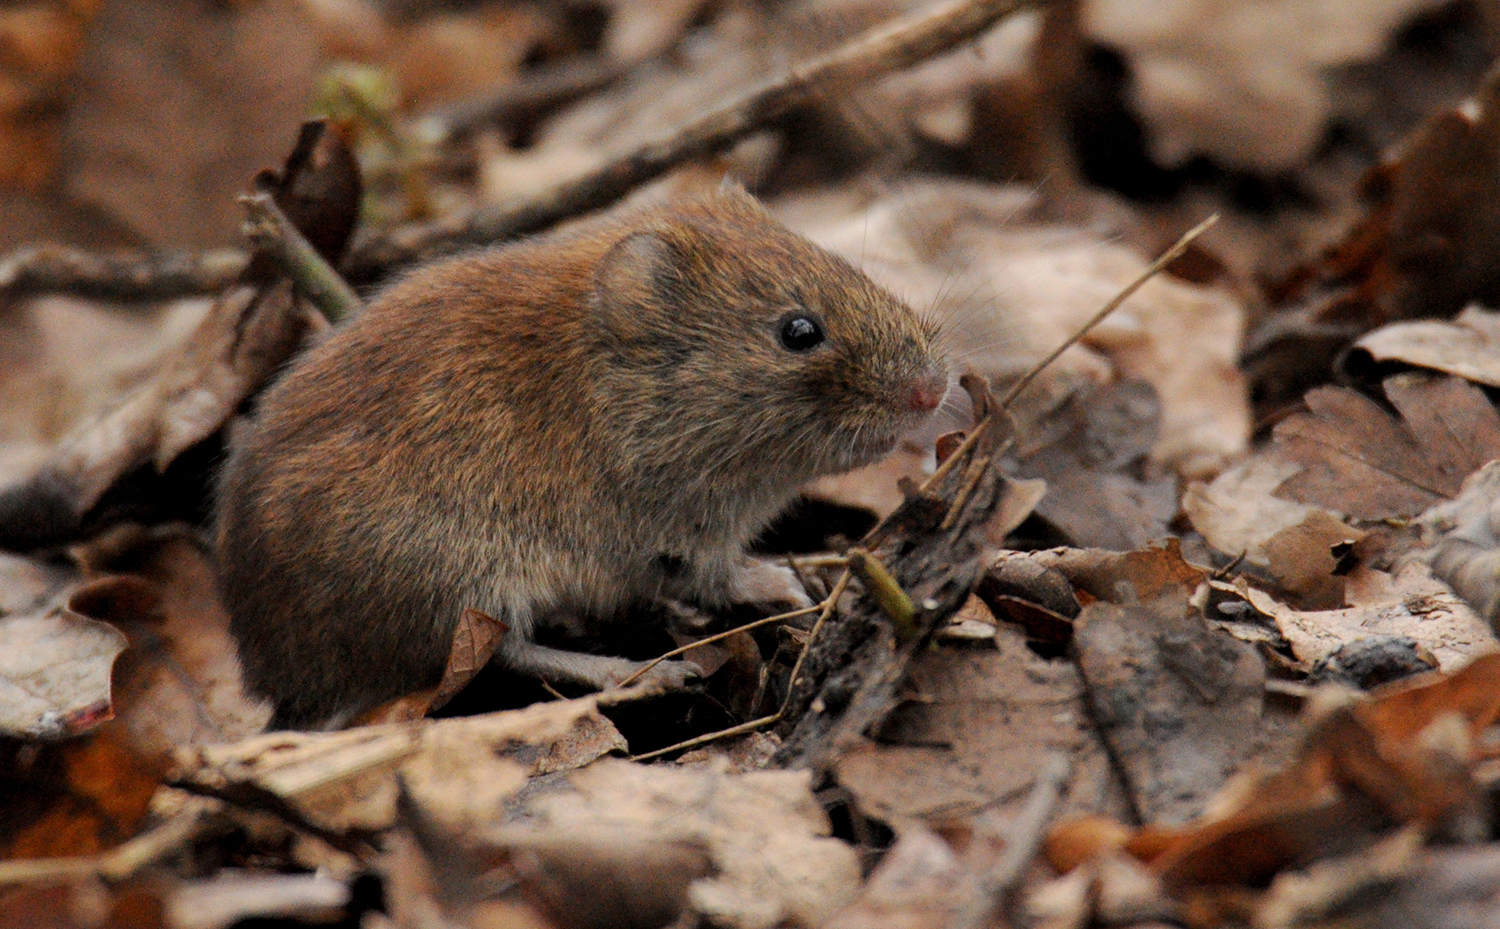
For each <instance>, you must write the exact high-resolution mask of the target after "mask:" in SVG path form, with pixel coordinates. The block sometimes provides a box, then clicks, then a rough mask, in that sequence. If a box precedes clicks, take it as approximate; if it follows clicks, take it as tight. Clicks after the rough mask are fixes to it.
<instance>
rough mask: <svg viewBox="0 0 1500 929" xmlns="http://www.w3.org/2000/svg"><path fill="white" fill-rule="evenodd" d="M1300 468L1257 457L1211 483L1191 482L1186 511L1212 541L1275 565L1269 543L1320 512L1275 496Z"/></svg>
mask: <svg viewBox="0 0 1500 929" xmlns="http://www.w3.org/2000/svg"><path fill="white" fill-rule="evenodd" d="M1300 468H1301V466H1300V465H1298V464H1297V463H1296V462H1292V461H1287V460H1286V459H1284V458H1281V457H1279V456H1276V455H1267V454H1264V453H1261V454H1255V455H1251V456H1250V457H1249V458H1247V459H1245V460H1244V461H1242V462H1240V463H1239V464H1236V465H1235V466H1234V467H1232V468H1230V469H1228V470H1227V471H1225V472H1224V473H1222V474H1220V475H1219V476H1218V477H1216V478H1214V479H1213V481H1211V482H1209V483H1207V484H1204V483H1202V482H1195V483H1193V484H1190V485H1188V488H1187V491H1186V492H1185V493H1184V494H1183V495H1182V510H1183V512H1184V513H1186V514H1187V515H1188V518H1189V519H1190V520H1192V523H1193V528H1194V529H1196V530H1198V532H1200V533H1201V534H1202V535H1203V538H1204V539H1205V540H1206V541H1207V542H1208V544H1209V545H1212V546H1213V547H1214V548H1216V549H1218V550H1219V551H1221V552H1225V553H1227V554H1229V555H1231V556H1236V557H1237V556H1240V555H1243V556H1244V558H1245V560H1246V561H1247V562H1249V563H1250V564H1252V565H1255V566H1256V567H1261V568H1266V567H1269V566H1270V557H1269V556H1268V555H1267V554H1266V543H1267V542H1269V541H1270V540H1271V538H1272V537H1274V536H1275V535H1276V534H1277V533H1278V532H1281V531H1283V530H1285V529H1289V528H1291V527H1292V526H1295V525H1297V524H1298V523H1300V522H1302V521H1303V520H1305V519H1307V518H1308V516H1309V515H1310V514H1311V513H1313V512H1314V510H1315V508H1314V507H1310V506H1308V505H1306V504H1303V503H1297V502H1294V501H1292V500H1284V499H1282V498H1280V497H1277V496H1275V495H1274V492H1275V490H1276V488H1277V487H1279V486H1281V484H1282V483H1283V482H1284V481H1285V480H1286V479H1287V478H1289V477H1291V476H1292V475H1294V474H1296V473H1297V471H1298V470H1300Z"/></svg>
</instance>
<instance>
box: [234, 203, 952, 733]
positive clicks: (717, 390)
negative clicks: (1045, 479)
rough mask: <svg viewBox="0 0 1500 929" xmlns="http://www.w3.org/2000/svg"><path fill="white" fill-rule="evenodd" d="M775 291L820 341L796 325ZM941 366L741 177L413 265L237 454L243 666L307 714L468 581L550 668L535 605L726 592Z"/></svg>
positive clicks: (390, 665)
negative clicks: (798, 332)
mask: <svg viewBox="0 0 1500 929" xmlns="http://www.w3.org/2000/svg"><path fill="white" fill-rule="evenodd" d="M788 314H802V315H808V314H811V315H812V316H814V317H815V318H816V319H817V320H819V321H820V323H821V325H822V328H823V330H824V331H825V332H826V342H825V343H824V344H820V345H818V346H817V347H816V348H815V349H813V350H810V351H805V352H796V351H790V350H788V349H787V347H786V346H785V345H784V344H782V343H781V342H779V341H778V332H779V327H780V326H781V325H782V321H783V320H784V319H785V318H786V317H787V316H788ZM944 376H945V373H944V369H943V367H942V363H941V361H940V359H939V358H938V356H937V354H936V351H935V349H934V348H933V345H932V333H930V332H927V331H926V330H925V329H924V327H923V325H922V323H921V322H920V321H919V320H918V319H917V318H916V317H915V315H914V314H913V313H912V312H911V311H910V310H909V309H908V308H906V307H905V306H903V305H902V304H900V303H899V302H898V301H896V300H895V299H894V298H892V297H891V296H890V295H888V294H887V293H885V292H884V291H882V290H880V289H879V288H877V287H876V286H875V285H874V284H872V283H871V282H870V281H869V280H868V279H867V278H865V277H864V275H862V274H860V273H859V272H858V271H856V270H855V269H854V268H852V267H850V266H849V265H848V264H846V263H845V262H843V261H842V260H841V259H838V258H836V257H834V256H832V255H830V254H828V253H826V252H823V251H822V250H820V249H818V248H816V247H815V246H813V245H812V244H811V243H809V242H807V241H806V240H804V239H802V238H800V237H798V236H796V235H794V234H793V233H791V232H789V231H787V230H785V229H783V228H782V227H780V226H778V225H777V224H775V223H774V222H773V221H772V220H771V219H770V218H769V217H768V216H767V215H766V214H765V213H764V212H763V210H762V209H761V208H760V206H759V205H758V204H756V203H755V202H754V201H753V200H752V199H751V198H750V197H749V196H748V195H747V194H744V193H743V192H740V191H733V190H731V191H726V192H723V193H720V194H717V195H714V196H711V197H706V198H703V199H700V200H694V201H689V202H686V203H681V202H680V203H675V204H670V205H667V206H662V207H656V208H652V209H647V210H643V211H635V212H632V213H628V214H624V215H619V216H611V217H606V218H602V219H599V220H593V221H590V222H586V223H581V224H578V225H577V226H575V227H574V228H572V229H571V230H568V231H564V232H560V233H557V234H554V235H551V236H547V237H542V238H538V239H535V240H531V241H527V242H524V243H520V244H516V245H512V246H507V247H504V248H499V249H494V250H490V251H484V252H478V253H474V254H470V255H466V256H463V257H459V258H456V259H453V260H450V261H446V262H443V263H440V264H436V265H432V266H429V267H426V268H423V269H421V270H418V271H416V272H414V273H413V274H411V275H410V276H408V277H407V278H406V279H404V280H403V281H401V282H400V283H398V284H396V285H395V286H393V287H392V288H390V289H389V290H388V291H386V292H385V293H384V294H382V295H381V297H380V298H379V299H378V300H377V301H375V302H374V303H373V304H372V305H371V306H370V307H369V309H368V310H367V311H366V312H365V313H364V314H363V315H362V316H360V317H359V318H358V319H356V320H354V321H353V322H351V323H350V324H348V325H346V326H345V327H344V328H342V329H340V330H339V331H338V332H336V333H335V334H334V335H333V336H332V337H330V338H329V339H328V340H327V341H326V342H325V343H323V344H322V345H320V346H318V347H317V348H316V349H313V350H312V351H310V352H309V353H308V355H307V356H306V357H305V358H304V359H303V360H302V361H301V362H300V363H298V364H297V365H296V366H295V367H294V369H293V370H292V371H290V372H289V373H288V374H287V375H286V376H285V377H284V378H283V379H282V380H281V381H280V382H279V383H277V384H276V385H275V386H274V387H272V388H271V389H270V390H269V391H267V393H266V394H265V396H264V398H263V400H262V401H261V404H260V408H259V410H258V415H257V423H256V425H255V427H254V428H253V429H252V430H250V431H249V435H248V437H247V438H246V440H245V441H243V442H242V443H240V444H239V446H238V447H236V448H235V449H234V451H233V453H232V455H231V459H230V461H229V463H228V464H227V465H226V468H225V472H224V475H223V477H222V479H221V487H220V503H219V525H218V530H219V544H220V557H221V563H222V572H221V573H222V579H223V587H224V592H225V595H226V598H227V601H228V603H229V606H230V610H231V615H232V617H233V629H234V632H235V634H236V636H237V638H238V641H239V646H240V655H241V659H242V663H243V665H244V669H245V678H246V681H247V683H248V685H249V687H250V688H251V689H252V690H253V691H254V692H256V693H258V694H261V695H263V696H266V697H268V698H270V699H271V700H272V701H273V702H274V703H275V704H276V706H277V715H276V719H275V723H276V724H277V725H282V726H311V725H322V724H327V723H329V722H338V721H340V720H343V719H346V718H347V717H348V716H350V715H352V714H354V713H357V712H361V711H363V710H366V709H369V708H371V707H373V706H375V705H378V704H379V703H381V702H383V701H385V700H388V699H391V698H393V697H396V696H399V695H401V694H404V693H407V692H410V691H412V690H416V689H419V688H422V687H426V686H431V685H433V684H435V683H436V682H437V680H438V678H439V677H440V675H441V673H442V669H443V667H444V664H445V662H446V660H447V655H448V651H449V648H450V643H451V638H452V633H453V629H454V626H455V624H456V622H457V620H458V617H459V614H460V612H461V611H462V609H463V608H465V607H474V608H477V609H480V610H483V611H485V612H488V613H490V614H492V615H495V616H497V617H499V618H501V619H502V620H503V621H505V622H506V623H507V624H508V625H509V627H510V630H511V631H510V632H509V633H508V635H507V643H508V650H507V651H504V652H502V655H501V660H506V656H507V655H509V656H510V658H511V659H512V660H511V663H512V664H514V665H515V666H517V667H528V668H532V669H533V670H535V669H536V668H538V667H548V668H551V667H561V665H558V664H557V660H559V659H556V656H555V655H554V656H553V657H554V661H553V664H551V665H539V664H537V663H535V662H531V663H528V662H527V661H525V660H523V659H524V657H525V656H524V654H523V652H524V650H525V649H526V648H527V647H528V642H529V640H530V638H531V635H532V631H533V627H534V626H536V625H541V626H545V625H546V624H547V622H548V621H549V618H550V617H555V616H558V615H561V614H563V613H569V612H572V613H590V614H594V615H597V616H601V617H607V616H608V615H610V614H611V613H613V612H614V611H616V610H617V609H618V608H619V607H621V606H622V605H624V604H626V603H628V602H630V601H632V600H635V599H638V598H642V597H649V596H653V595H655V594H657V593H658V592H659V590H660V589H661V588H662V587H663V585H677V586H678V587H680V590H675V589H674V592H680V593H682V594H683V595H686V596H690V597H692V598H694V599H697V600H699V601H700V602H703V603H705V604H707V605H710V606H711V605H714V604H715V603H716V602H717V601H721V600H723V599H725V598H726V597H727V596H728V588H729V586H730V580H731V578H732V576H733V574H734V571H735V566H736V565H737V564H738V562H739V560H740V559H741V557H742V551H743V547H744V545H745V544H746V542H747V541H749V539H751V538H752V537H753V536H754V535H755V534H756V533H757V532H759V531H760V530H761V529H762V528H763V527H764V526H765V524H766V523H767V522H768V521H769V520H770V519H771V518H772V517H773V516H774V515H775V514H776V513H777V512H778V511H779V510H780V509H781V508H783V507H784V506H785V505H786V503H787V502H788V501H789V500H790V498H791V497H792V496H793V495H794V494H795V492H796V490H797V488H798V486H800V485H801V484H802V483H803V482H805V481H806V480H808V479H810V478H813V477H816V476H818V475H821V474H827V473H832V472H836V471H840V470H846V469H848V468H851V467H855V466H858V465H861V464H864V463H867V462H869V461H871V460H873V459H874V458H875V457H878V455H880V454H883V452H884V451H886V450H888V449H889V448H890V447H891V444H892V443H893V442H894V441H895V439H896V437H897V436H898V435H899V434H900V432H901V431H903V430H904V429H905V428H907V427H909V426H911V425H913V424H914V422H915V421H916V419H917V418H919V414H914V413H913V412H912V410H910V409H909V408H907V407H906V406H904V405H903V403H902V400H901V398H903V397H905V396H907V395H910V394H911V393H912V390H913V387H912V385H914V384H922V383H927V384H930V383H932V382H933V380H934V379H939V378H942V377H944ZM666 566H677V567H675V568H670V569H669V568H668V567H666ZM563 654H569V653H563ZM578 660H579V662H583V661H585V659H584V658H583V657H582V656H579V659H578ZM591 660H595V661H617V659H591ZM579 667H580V668H581V667H582V665H581V664H580V666H579ZM590 668H591V670H588V671H587V672H584V671H580V672H579V674H578V676H579V677H580V678H582V679H597V678H598V677H599V674H598V669H597V667H596V666H593V665H591V666H590Z"/></svg>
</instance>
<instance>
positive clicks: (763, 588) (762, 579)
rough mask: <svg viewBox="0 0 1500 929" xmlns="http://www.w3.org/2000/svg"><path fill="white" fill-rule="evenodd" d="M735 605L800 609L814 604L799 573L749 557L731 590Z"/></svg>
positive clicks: (732, 600)
mask: <svg viewBox="0 0 1500 929" xmlns="http://www.w3.org/2000/svg"><path fill="white" fill-rule="evenodd" d="M729 593H730V598H731V602H733V603H776V604H789V605H790V606H791V607H792V609H796V610H800V609H804V608H806V607H810V606H812V605H813V602H812V598H810V597H808V595H807V591H806V589H804V588H803V586H802V580H801V579H800V578H798V577H797V572H795V571H793V570H792V569H791V568H789V567H787V566H786V565H781V564H774V563H772V562H769V561H761V560H760V559H758V558H747V559H745V562H744V564H742V565H741V566H740V568H739V570H738V571H736V572H735V575H734V580H733V582H732V583H731V584H730V588H729Z"/></svg>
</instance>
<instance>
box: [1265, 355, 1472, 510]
mask: <svg viewBox="0 0 1500 929" xmlns="http://www.w3.org/2000/svg"><path fill="white" fill-rule="evenodd" d="M1384 387H1385V393H1386V396H1387V398H1389V399H1390V401H1391V403H1392V404H1393V405H1394V406H1395V407H1396V409H1397V411H1399V413H1400V418H1399V419H1398V418H1396V417H1393V416H1392V415H1391V414H1389V413H1387V412H1386V411H1385V410H1384V409H1383V408H1382V407H1381V406H1380V405H1379V404H1377V403H1375V402H1374V401H1373V400H1370V399H1368V398H1367V397H1365V396H1363V395H1362V394H1359V393H1356V392H1355V391H1352V390H1348V389H1346V388H1342V387H1320V388H1317V389H1316V390H1312V391H1309V392H1308V394H1307V398H1306V400H1307V405H1308V407H1309V409H1310V410H1311V412H1310V413H1301V414H1297V415H1295V416H1292V417H1290V418H1288V419H1286V420H1284V421H1282V422H1281V423H1279V424H1277V426H1276V430H1275V437H1276V441H1277V451H1278V453H1280V454H1282V455H1285V456H1286V457H1288V458H1291V459H1292V460H1294V461H1296V462H1298V463H1299V464H1301V465H1303V467H1304V470H1303V471H1301V472H1300V473H1298V474H1296V475H1293V476H1292V477H1290V478H1288V479H1287V480H1286V481H1285V482H1283V483H1282V485H1281V486H1280V487H1279V488H1278V489H1277V494H1278V495H1279V496H1283V497H1287V498H1289V499H1293V500H1297V501H1299V502H1302V503H1311V504H1316V505H1319V506H1323V507H1326V508H1328V509H1330V510H1334V511H1337V512H1343V513H1347V514H1349V515H1350V516H1353V517H1356V518H1358V519H1370V520H1378V519H1388V518H1391V517H1409V516H1415V515H1417V514H1418V513H1420V512H1422V511H1423V510H1425V509H1427V508H1428V507H1430V506H1432V505H1433V504H1435V503H1438V502H1440V501H1442V500H1446V499H1451V498H1452V497H1455V496H1457V494H1458V491H1459V488H1460V486H1461V485H1462V482H1463V479H1464V478H1465V477H1467V476H1469V475H1470V474H1471V473H1473V472H1474V471H1476V470H1478V469H1479V468H1480V467H1481V466H1482V465H1484V464H1485V462H1487V461H1489V460H1490V459H1492V458H1497V457H1500V414H1497V413H1496V412H1495V408H1494V407H1493V406H1491V405H1490V402H1489V400H1488V399H1487V398H1486V397H1485V396H1484V393H1483V392H1482V391H1480V390H1479V388H1477V387H1475V386H1474V385H1472V384H1469V383H1468V382H1466V381H1463V380H1460V379H1459V378H1455V377H1434V376H1430V375H1425V374H1415V373H1413V374H1398V375H1395V376H1392V377H1389V378H1387V379H1386V380H1385V382H1384Z"/></svg>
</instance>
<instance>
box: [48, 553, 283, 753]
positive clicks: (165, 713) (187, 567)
mask: <svg viewBox="0 0 1500 929" xmlns="http://www.w3.org/2000/svg"><path fill="white" fill-rule="evenodd" d="M99 548H102V546H99ZM100 554H101V555H102V554H103V553H102V552H100ZM105 567H107V569H108V570H109V571H110V572H111V573H110V574H107V575H105V576H103V577H99V578H98V579H96V580H94V581H92V582H91V583H90V584H89V585H88V586H86V587H84V588H83V589H81V590H79V591H78V592H77V593H75V594H74V595H73V597H72V600H71V605H72V607H73V608H74V609H75V610H78V611H79V612H82V613H86V614H87V615H89V616H91V617H94V618H96V619H100V620H104V621H106V622H108V623H110V624H111V625H112V626H114V627H115V628H117V629H119V630H120V631H121V632H123V633H125V637H126V638H127V639H128V640H129V642H130V648H129V649H127V650H126V652H125V653H124V655H122V656H121V658H120V660H119V661H118V662H117V663H116V669H115V696H116V701H117V704H118V711H117V713H116V715H117V716H118V717H119V719H118V724H119V725H121V726H122V727H124V728H125V729H126V730H127V731H128V733H129V739H130V742H131V744H132V745H133V746H134V747H135V748H136V750H138V751H140V752H141V753H143V754H145V755H148V756H162V757H165V756H166V755H168V754H169V753H170V752H171V751H172V749H173V748H174V747H176V746H179V745H185V744H191V743H210V742H227V741H233V740H236V739H242V738H246V737H248V736H250V735H252V734H254V733H256V732H259V731H260V730H261V728H262V727H264V726H265V724H266V720H267V719H268V718H269V715H270V708H269V707H267V706H266V705H264V704H262V703H260V702H259V701H257V700H253V699H250V698H247V697H246V696H245V694H244V692H243V690H242V688H241V685H240V669H239V661H238V658H237V656H236V653H235V644H234V640H233V638H232V637H231V636H230V633H229V616H228V614H227V613H225V611H224V607H223V605H222V604H221V603H220V602H219V594H218V582H217V580H216V578H215V576H214V565H213V560H212V557H211V555H210V554H209V553H207V552H205V551H204V550H203V549H202V547H201V546H200V545H199V544H198V542H197V541H196V540H194V539H192V538H191V537H189V536H186V535H184V534H178V533H172V532H163V533H161V534H160V535H158V536H157V537H155V538H148V539H145V540H143V541H142V542H140V543H139V544H136V545H134V546H132V547H130V548H127V549H125V550H124V551H123V552H121V553H118V554H115V555H113V557H112V558H111V560H110V561H109V562H107V564H106V565H105Z"/></svg>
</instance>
